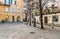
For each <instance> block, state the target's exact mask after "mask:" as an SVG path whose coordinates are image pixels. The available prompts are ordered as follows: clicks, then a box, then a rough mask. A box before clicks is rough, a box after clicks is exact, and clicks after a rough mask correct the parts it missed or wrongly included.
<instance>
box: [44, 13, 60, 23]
mask: <svg viewBox="0 0 60 39" xmlns="http://www.w3.org/2000/svg"><path fill="white" fill-rule="evenodd" d="M54 15H58V22H53V21H52V17H53V16H54ZM45 16H47V17H48V24H51V23H52V22H53V23H54V24H60V13H57V14H48V15H43V23H44V17H45Z"/></svg>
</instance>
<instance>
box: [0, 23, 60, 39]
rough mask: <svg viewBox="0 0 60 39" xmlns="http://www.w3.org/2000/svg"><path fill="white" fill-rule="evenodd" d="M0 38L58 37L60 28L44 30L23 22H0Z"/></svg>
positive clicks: (30, 38) (56, 38) (42, 38)
mask: <svg viewBox="0 0 60 39" xmlns="http://www.w3.org/2000/svg"><path fill="white" fill-rule="evenodd" d="M0 39H60V29H50V28H48V27H45V29H44V30H42V29H39V28H37V27H32V26H29V25H25V24H24V23H7V24H6V23H5V24H0Z"/></svg>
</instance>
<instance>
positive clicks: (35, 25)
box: [34, 18, 36, 27]
mask: <svg viewBox="0 0 60 39" xmlns="http://www.w3.org/2000/svg"><path fill="white" fill-rule="evenodd" d="M34 27H36V18H34Z"/></svg>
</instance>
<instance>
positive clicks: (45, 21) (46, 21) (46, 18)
mask: <svg viewBox="0 0 60 39" xmlns="http://www.w3.org/2000/svg"><path fill="white" fill-rule="evenodd" d="M44 23H45V24H47V23H48V17H47V16H46V17H44Z"/></svg>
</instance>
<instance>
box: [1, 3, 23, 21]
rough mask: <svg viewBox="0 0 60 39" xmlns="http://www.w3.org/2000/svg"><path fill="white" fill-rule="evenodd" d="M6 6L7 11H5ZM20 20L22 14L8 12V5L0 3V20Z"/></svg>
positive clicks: (21, 19)
mask: <svg viewBox="0 0 60 39" xmlns="http://www.w3.org/2000/svg"><path fill="white" fill-rule="evenodd" d="M6 7H8V8H9V9H8V10H9V11H8V12H6ZM2 21H4V22H6V21H7V22H20V21H23V15H22V14H20V13H13V12H10V5H5V4H0V22H2Z"/></svg>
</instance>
